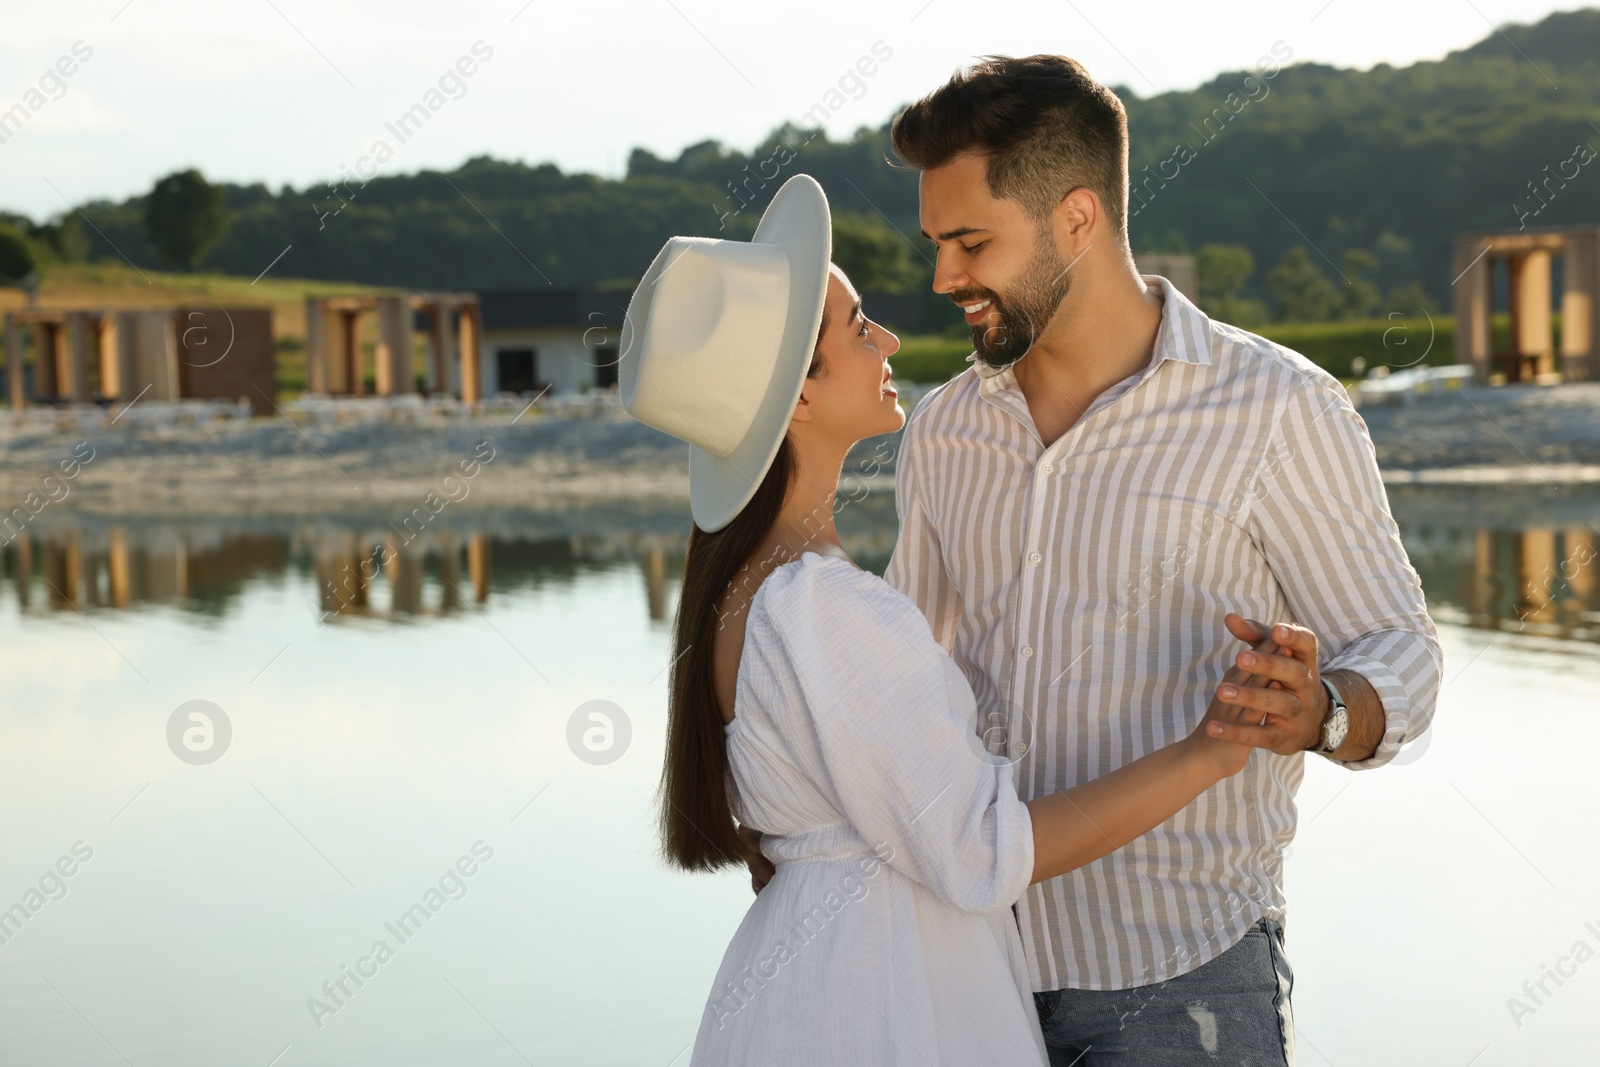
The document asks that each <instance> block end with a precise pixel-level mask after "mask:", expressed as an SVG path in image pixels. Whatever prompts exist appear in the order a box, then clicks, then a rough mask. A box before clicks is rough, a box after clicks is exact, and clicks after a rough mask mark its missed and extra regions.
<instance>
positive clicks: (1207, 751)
mask: <svg viewBox="0 0 1600 1067" xmlns="http://www.w3.org/2000/svg"><path fill="white" fill-rule="evenodd" d="M1252 648H1253V649H1254V651H1256V652H1257V653H1259V654H1261V655H1264V656H1274V655H1277V654H1278V643H1277V642H1276V641H1274V640H1272V638H1271V637H1270V636H1269V637H1266V638H1264V639H1262V640H1261V641H1259V642H1257V643H1256V644H1255V645H1253V646H1252ZM1222 682H1223V684H1225V685H1234V686H1237V687H1238V688H1240V689H1264V688H1266V687H1268V686H1269V685H1271V684H1272V682H1271V679H1269V678H1265V677H1262V676H1260V675H1256V674H1250V673H1247V672H1246V671H1245V670H1244V669H1243V668H1241V667H1238V666H1233V667H1229V668H1228V671H1227V673H1226V674H1224V675H1223V676H1222ZM1219 688H1220V686H1219ZM1260 719H1261V713H1260V712H1258V711H1251V710H1250V709H1249V708H1243V707H1240V706H1239V705H1237V704H1228V703H1224V702H1223V700H1222V698H1221V697H1218V696H1213V697H1212V698H1211V703H1210V705H1209V706H1207V708H1206V713H1205V716H1204V717H1203V718H1202V719H1201V720H1200V724H1199V725H1198V726H1196V727H1195V728H1194V732H1193V733H1191V734H1190V735H1189V737H1188V741H1189V742H1190V743H1191V744H1192V745H1193V747H1194V749H1195V751H1196V752H1198V753H1199V754H1200V756H1201V758H1203V759H1205V760H1206V761H1207V762H1208V763H1210V764H1211V766H1212V767H1213V769H1214V770H1216V771H1217V772H1218V773H1217V777H1218V779H1219V780H1220V779H1222V778H1227V777H1230V776H1231V775H1235V774H1238V773H1239V772H1240V771H1242V770H1244V765H1245V764H1246V763H1247V762H1249V760H1250V746H1249V745H1241V744H1236V743H1234V742H1232V741H1223V740H1221V739H1220V738H1218V737H1215V736H1213V733H1212V730H1213V724H1221V723H1249V724H1250V725H1252V726H1253V725H1256V724H1257V723H1258V722H1260ZM1217 729H1218V731H1219V732H1220V726H1218V727H1217Z"/></svg>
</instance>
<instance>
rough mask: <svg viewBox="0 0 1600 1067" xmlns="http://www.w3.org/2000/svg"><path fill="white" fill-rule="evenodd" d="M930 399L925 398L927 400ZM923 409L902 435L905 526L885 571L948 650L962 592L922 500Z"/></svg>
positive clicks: (898, 476) (898, 499) (900, 503)
mask: <svg viewBox="0 0 1600 1067" xmlns="http://www.w3.org/2000/svg"><path fill="white" fill-rule="evenodd" d="M927 403H928V401H927V400H924V401H923V404H924V405H925V404H927ZM922 410H923V408H922V406H920V405H919V407H918V410H917V411H916V412H914V413H913V414H912V416H911V418H910V420H908V421H907V423H906V427H905V430H904V431H903V432H902V433H901V436H900V453H899V455H898V456H897V457H896V460H895V469H894V505H895V512H896V514H897V515H899V518H900V531H899V534H898V536H897V537H896V538H895V543H894V554H893V555H891V556H890V557H889V567H888V569H887V570H886V571H885V572H884V575H883V577H884V580H885V581H887V582H888V583H889V584H890V585H892V586H894V587H895V588H896V589H898V590H900V591H901V592H902V593H904V594H905V595H906V596H907V597H909V598H910V600H911V602H912V603H913V604H915V605H916V606H917V607H918V608H920V609H921V611H922V615H923V617H924V618H926V619H927V620H928V626H929V628H930V629H931V630H932V631H933V637H934V640H936V641H938V642H939V644H940V645H941V646H943V648H944V649H945V651H947V652H948V651H950V650H951V649H952V648H954V647H955V639H956V624H957V623H958V622H959V621H960V619H961V593H960V591H959V590H958V589H957V588H956V587H955V584H954V583H953V582H951V581H950V576H949V572H948V571H946V570H945V565H944V552H943V550H942V549H941V547H940V544H939V532H938V531H937V530H936V529H934V526H933V524H932V523H931V522H930V521H929V520H928V513H927V511H926V510H925V509H924V507H923V505H922V497H921V490H922V472H921V470H920V469H919V467H920V464H921V462H922V456H923V452H922V450H921V449H919V448H918V447H917V444H916V442H917V439H918V437H919V436H920V434H921V432H922V431H921V428H920V427H919V426H918V425H917V415H918V414H920V413H921V411H922Z"/></svg>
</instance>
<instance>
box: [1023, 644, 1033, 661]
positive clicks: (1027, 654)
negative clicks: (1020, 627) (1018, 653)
mask: <svg viewBox="0 0 1600 1067" xmlns="http://www.w3.org/2000/svg"><path fill="white" fill-rule="evenodd" d="M1022 658H1023V659H1032V658H1033V646H1032V645H1023V646H1022Z"/></svg>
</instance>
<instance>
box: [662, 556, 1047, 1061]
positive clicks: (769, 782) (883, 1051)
mask: <svg viewBox="0 0 1600 1067" xmlns="http://www.w3.org/2000/svg"><path fill="white" fill-rule="evenodd" d="M745 626H746V631H745V643H744V651H743V653H742V656H741V659H740V663H739V671H738V680H737V682H736V688H735V692H736V696H735V699H734V715H735V717H734V720H733V722H731V723H729V724H728V727H727V739H728V756H729V761H730V763H731V766H732V771H733V780H734V784H735V786H736V788H737V793H736V796H735V800H734V803H735V806H736V807H735V810H736V812H737V813H738V815H739V817H740V821H741V822H744V823H745V824H746V825H750V826H753V827H756V828H758V829H760V830H761V831H762V833H763V837H762V843H761V849H762V852H763V853H765V854H766V856H767V857H768V858H769V859H771V860H772V861H773V862H774V863H775V864H776V865H777V873H776V874H775V875H774V876H773V878H772V881H771V882H769V883H768V884H767V886H766V888H765V889H763V890H762V891H761V893H760V895H759V896H757V897H756V899H755V902H754V903H753V904H752V905H751V907H750V911H749V912H748V913H747V914H746V915H745V917H744V921H743V922H742V923H740V925H739V929H738V932H737V933H736V934H735V935H734V938H733V941H732V943H731V944H729V946H728V951H727V954H726V955H725V956H724V957H723V960H722V966H721V967H720V968H719V969H718V971H717V977H716V982H715V984H714V985H713V986H712V990H711V994H710V997H709V998H708V1001H707V1005H706V1011H705V1015H704V1017H703V1019H702V1021H701V1025H700V1032H699V1035H698V1037H697V1038H696V1040H695V1045H694V1055H693V1058H692V1063H693V1064H694V1065H695V1067H714V1065H722V1064H728V1065H739V1067H771V1065H798V1064H817V1065H824V1064H825V1065H829V1067H835V1065H841V1064H849V1065H869V1064H870V1065H878V1064H896V1065H906V1067H955V1065H960V1067H980V1065H981V1067H1012V1065H1026V1067H1039V1065H1042V1064H1045V1063H1046V1062H1047V1061H1046V1056H1045V1050H1044V1039H1043V1037H1042V1036H1041V1035H1040V1032H1039V1021H1038V1016H1037V1014H1036V1013H1035V1010H1034V1005H1033V996H1032V993H1031V992H1030V987H1029V982H1028V973H1027V965H1026V962H1025V961H1024V958H1023V954H1022V940H1021V937H1020V935H1019V934H1018V933H1017V926H1016V921H1015V919H1014V918H1013V916H1012V912H1011V905H1012V904H1013V903H1014V902H1015V901H1016V899H1017V898H1018V897H1019V896H1021V894H1022V891H1023V890H1024V889H1025V888H1026V887H1027V885H1028V881H1029V878H1030V877H1031V876H1032V871H1033V830H1032V823H1031V820H1030V819H1029V817H1028V809H1027V808H1026V807H1025V806H1024V805H1023V804H1022V802H1021V801H1020V800H1018V799H1017V793H1016V787H1015V785H1014V782H1013V779H1012V769H1011V766H1010V765H1009V764H1006V763H1004V762H1003V761H1001V760H1000V759H999V758H998V757H995V756H992V755H990V754H989V753H988V752H986V751H985V750H984V749H983V747H982V745H981V744H980V743H979V741H978V738H977V733H976V730H975V728H974V723H975V716H976V710H975V702H974V699H973V695H972V690H971V687H970V686H969V685H968V684H967V680H966V677H965V676H964V675H963V674H962V673H961V669H960V668H959V667H957V666H956V664H955V662H954V661H953V660H951V659H950V657H949V656H948V655H947V654H946V653H945V651H944V649H943V648H941V647H940V646H939V644H938V643H937V642H936V641H935V640H934V637H933V633H932V632H931V631H930V629H929V628H928V623H927V620H926V619H924V618H923V615H922V613H921V612H920V611H919V610H918V609H917V607H916V605H915V604H913V603H912V602H911V601H910V600H909V599H907V598H906V597H905V596H904V595H903V594H902V593H900V592H899V591H898V590H896V589H895V588H893V587H892V586H890V585H889V584H888V583H886V582H884V581H883V580H882V579H880V578H878V577H877V576H875V575H873V574H870V573H868V572H866V571H863V570H861V569H860V568H858V567H856V566H855V565H854V564H852V563H850V562H849V561H848V560H845V559H843V558H840V557H837V556H823V555H819V554H817V553H815V552H807V553H805V554H804V555H803V556H801V558H800V559H798V560H795V561H793V562H791V563H787V564H785V565H783V566H781V567H779V568H777V569H776V570H775V571H773V572H772V574H771V575H769V576H768V577H767V579H766V580H765V581H764V582H762V584H761V585H760V587H759V588H758V589H757V590H756V594H755V598H754V599H753V601H752V602H751V605H750V610H749V612H748V615H747V618H746V623H745Z"/></svg>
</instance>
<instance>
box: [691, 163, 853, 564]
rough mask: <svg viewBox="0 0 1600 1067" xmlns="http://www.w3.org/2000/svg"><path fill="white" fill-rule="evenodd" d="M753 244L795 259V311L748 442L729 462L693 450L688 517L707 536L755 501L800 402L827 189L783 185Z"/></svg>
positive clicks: (797, 180) (822, 279)
mask: <svg viewBox="0 0 1600 1067" xmlns="http://www.w3.org/2000/svg"><path fill="white" fill-rule="evenodd" d="M750 240H751V243H753V244H774V245H781V246H782V247H783V248H784V249H785V250H786V251H787V252H788V253H789V307H788V309H787V313H786V316H785V318H784V323H783V335H782V339H781V341H780V343H779V349H778V356H777V359H776V361H775V363H774V369H773V373H772V377H771V379H770V381H769V384H768V385H767V394H766V396H765V397H763V398H762V400H761V405H760V407H759V408H757V410H756V415H755V418H754V419H752V420H751V423H750V429H749V430H748V431H747V432H746V433H745V437H744V440H743V441H741V442H740V443H739V445H738V446H737V447H736V448H735V449H734V450H733V451H732V452H730V453H729V454H728V455H727V456H726V457H718V456H715V455H713V454H712V453H710V452H707V451H706V450H704V449H702V448H697V447H695V446H694V445H690V446H689V510H690V512H691V513H692V514H693V516H694V524H695V525H696V526H698V527H700V529H702V530H704V531H705V532H706V533H714V532H716V531H717V530H720V529H722V528H723V527H724V526H726V525H728V523H730V522H732V521H733V518H734V516H736V515H738V514H739V512H740V511H742V510H743V509H744V506H745V505H746V504H748V503H750V498H751V497H753V496H755V493H756V490H757V489H758V488H760V486H761V482H762V479H764V478H765V477H766V475H767V471H768V470H769V469H770V468H771V466H772V460H773V458H774V457H775V456H777V454H778V448H779V446H780V445H782V443H783V436H784V434H785V433H787V432H788V430H789V421H790V419H791V417H792V416H793V415H794V408H795V404H797V403H798V402H799V400H800V390H801V389H802V388H803V387H804V385H805V381H806V368H807V367H808V366H809V365H810V362H811V352H812V349H813V348H814V347H815V345H816V341H817V329H818V327H819V326H820V325H821V323H822V307H823V303H824V301H825V300H826V298H827V295H828V267H829V264H830V263H831V262H832V260H833V222H832V217H831V215H830V214H829V211H828V198H827V197H826V196H825V195H824V194H823V192H822V186H821V185H819V184H818V183H817V180H816V179H815V178H813V177H811V175H809V174H796V175H795V176H794V177H792V178H790V179H789V180H788V181H786V182H784V183H783V187H782V188H781V189H779V190H778V192H777V195H775V196H774V197H773V198H772V203H771V204H769V205H767V210H766V211H765V212H764V213H763V214H762V216H761V222H760V223H759V224H758V225H757V226H756V232H755V234H754V236H752V237H751V238H750Z"/></svg>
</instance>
